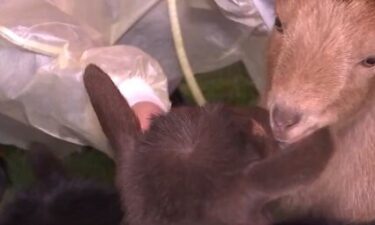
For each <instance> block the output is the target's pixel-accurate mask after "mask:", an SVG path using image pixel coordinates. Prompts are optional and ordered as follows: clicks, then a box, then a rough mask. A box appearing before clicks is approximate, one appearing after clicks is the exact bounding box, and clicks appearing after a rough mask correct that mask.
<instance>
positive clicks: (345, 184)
mask: <svg viewBox="0 0 375 225" xmlns="http://www.w3.org/2000/svg"><path fill="white" fill-rule="evenodd" d="M276 12H277V16H278V17H277V19H276V22H275V29H274V31H273V34H272V36H271V41H270V47H269V68H270V71H269V87H268V91H267V96H266V104H267V107H268V108H269V109H270V112H271V119H270V120H271V126H272V129H273V132H274V135H275V138H277V139H278V140H279V141H283V142H287V143H293V142H295V141H297V140H299V139H301V138H303V137H306V136H307V135H309V134H310V133H312V132H314V131H316V130H317V129H319V128H321V127H325V126H329V129H330V131H331V134H332V135H333V139H334V142H335V148H336V149H335V153H334V155H333V158H332V160H331V161H330V162H329V164H328V165H327V168H326V169H325V171H324V172H323V174H322V176H320V177H319V179H318V180H317V181H316V182H314V183H313V184H312V185H311V186H309V187H308V188H306V189H303V190H301V191H300V192H299V193H297V194H295V195H293V196H291V197H290V198H289V199H288V200H285V201H283V203H285V205H283V208H284V209H288V210H289V209H297V211H299V210H302V211H300V212H298V213H304V212H313V213H316V214H318V215H324V216H326V217H333V218H336V219H340V220H346V221H349V222H351V221H356V222H366V221H371V220H374V219H375V77H374V76H375V41H374V40H375V1H373V0H303V1H302V0H278V1H276ZM290 206H294V207H292V208H291V207H290Z"/></svg>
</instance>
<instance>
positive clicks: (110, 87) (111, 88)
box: [83, 64, 141, 152]
mask: <svg viewBox="0 0 375 225" xmlns="http://www.w3.org/2000/svg"><path fill="white" fill-rule="evenodd" d="M83 80H84V85H85V88H86V90H87V93H88V95H89V98H90V101H91V103H92V106H93V108H94V111H95V112H96V115H97V117H98V119H99V122H100V125H101V126H102V129H103V131H104V134H105V135H106V136H107V138H108V139H109V142H110V144H111V145H112V147H113V148H114V150H115V151H116V152H119V151H123V150H125V149H124V148H130V147H131V146H129V145H130V144H131V143H129V142H133V141H134V139H136V138H137V137H138V136H139V135H140V134H141V126H140V124H139V120H138V118H137V117H136V115H135V113H134V112H133V110H132V109H131V107H130V106H129V104H128V102H127V101H126V99H125V98H124V97H123V96H122V94H121V92H120V91H119V90H118V89H117V87H116V85H115V84H114V83H113V82H112V80H111V78H110V77H109V76H108V75H107V74H106V73H105V72H104V71H103V70H101V69H100V68H99V67H97V66H96V65H93V64H90V65H88V66H87V67H86V69H85V72H84V75H83Z"/></svg>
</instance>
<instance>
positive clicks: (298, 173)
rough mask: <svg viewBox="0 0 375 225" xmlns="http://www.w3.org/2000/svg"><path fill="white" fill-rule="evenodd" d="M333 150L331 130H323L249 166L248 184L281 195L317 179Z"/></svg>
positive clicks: (261, 190)
mask: <svg viewBox="0 0 375 225" xmlns="http://www.w3.org/2000/svg"><path fill="white" fill-rule="evenodd" d="M333 150H334V146H333V142H332V140H331V137H330V134H329V131H328V130H327V129H322V130H319V131H317V132H315V133H314V134H312V135H310V136H309V137H307V138H304V139H303V140H301V141H299V142H297V143H294V144H291V145H289V146H287V147H285V148H284V149H279V150H278V151H279V152H278V153H276V154H274V155H272V156H270V157H268V158H266V159H264V160H260V161H258V162H257V163H255V164H254V165H250V166H249V168H248V171H247V178H248V181H249V187H251V188H252V189H254V190H257V191H260V192H264V193H267V194H272V195H278V196H279V195H281V194H283V193H286V192H288V191H291V190H293V189H295V188H298V187H301V186H303V185H307V184H309V183H311V182H313V181H314V180H315V179H317V178H318V177H319V176H320V174H321V173H322V171H323V170H324V168H325V167H326V165H327V163H328V161H329V159H330V158H331V156H332V153H333Z"/></svg>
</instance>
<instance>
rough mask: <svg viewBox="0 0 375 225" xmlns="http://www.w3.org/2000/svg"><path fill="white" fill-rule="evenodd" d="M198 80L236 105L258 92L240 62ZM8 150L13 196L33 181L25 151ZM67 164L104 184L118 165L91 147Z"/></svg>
mask: <svg viewBox="0 0 375 225" xmlns="http://www.w3.org/2000/svg"><path fill="white" fill-rule="evenodd" d="M197 80H198V83H199V85H200V87H201V88H202V90H203V93H204V95H205V97H206V98H207V100H208V101H209V102H218V101H221V102H227V103H230V104H234V105H249V104H254V102H255V101H256V99H257V97H258V93H257V92H256V90H255V87H254V85H253V83H252V82H251V80H250V79H249V76H248V75H247V73H246V70H245V68H244V66H243V65H242V64H240V63H237V64H234V65H232V66H229V67H226V68H223V69H221V70H218V71H214V72H210V73H206V74H198V75H197ZM181 91H182V92H183V95H184V96H185V97H186V99H187V100H188V101H189V102H190V103H194V101H193V99H192V97H191V94H190V92H189V90H188V88H187V86H186V84H185V83H182V85H181ZM0 149H2V150H4V152H5V159H6V161H7V163H8V164H9V172H10V178H11V180H12V182H13V183H12V189H11V190H10V192H8V194H7V198H9V196H11V193H13V191H14V190H19V189H22V188H24V187H26V186H28V185H30V184H31V183H32V182H33V177H32V175H31V172H30V167H29V166H28V164H27V162H26V159H25V154H24V151H22V150H21V149H17V148H15V147H11V146H0ZM64 163H65V165H66V167H67V169H68V171H69V172H71V173H72V174H73V175H75V176H77V177H83V178H90V179H95V180H97V181H99V182H103V183H112V182H113V177H114V164H113V162H112V160H110V159H109V158H108V157H107V156H105V155H104V154H102V153H100V152H99V151H96V150H93V149H91V148H85V149H84V150H83V151H82V152H79V153H78V152H77V153H74V154H71V155H69V156H67V157H66V158H65V159H64Z"/></svg>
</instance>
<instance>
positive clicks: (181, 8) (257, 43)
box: [119, 0, 274, 91]
mask: <svg viewBox="0 0 375 225" xmlns="http://www.w3.org/2000/svg"><path fill="white" fill-rule="evenodd" d="M272 3H273V0H178V1H177V4H178V15H179V20H180V23H181V29H182V33H183V39H184V42H185V48H186V52H187V55H188V58H189V61H190V64H191V65H192V68H193V71H194V72H196V73H203V72H208V71H212V70H216V69H218V68H222V67H225V66H227V65H230V64H232V63H234V62H237V61H243V62H244V64H245V66H246V68H247V70H248V72H249V74H250V76H251V78H252V80H253V81H254V82H255V85H256V87H257V88H258V89H259V90H260V91H261V90H263V88H264V86H265V79H264V74H265V65H264V62H265V60H264V57H265V56H264V52H265V48H266V42H267V37H268V33H269V30H270V29H271V27H272V25H273V21H274V15H273V4H272ZM260 8H261V9H262V11H259V10H258V9H260ZM223 15H224V16H223ZM238 18H240V19H238ZM170 29H171V28H170V23H169V17H168V7H167V1H159V2H158V3H157V4H156V5H155V6H154V7H153V8H152V9H150V10H149V12H148V13H147V14H145V15H144V16H143V17H142V18H140V19H139V21H138V22H137V23H136V24H135V25H134V26H133V27H131V28H130V29H129V30H128V31H127V32H126V33H125V35H124V36H122V37H121V38H120V40H119V43H124V44H130V45H134V46H137V47H139V48H141V49H143V50H145V51H146V52H148V53H149V54H150V55H151V56H153V57H154V58H155V59H157V60H158V62H159V63H160V64H161V65H162V67H163V69H164V71H165V73H166V75H167V77H168V80H169V87H170V90H173V89H174V88H176V87H177V85H178V83H179V81H180V80H181V77H182V72H181V70H180V67H179V66H178V63H179V62H178V60H177V56H176V53H175V49H174V46H173V39H172V35H171V31H170ZM155 43H158V44H155Z"/></svg>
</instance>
